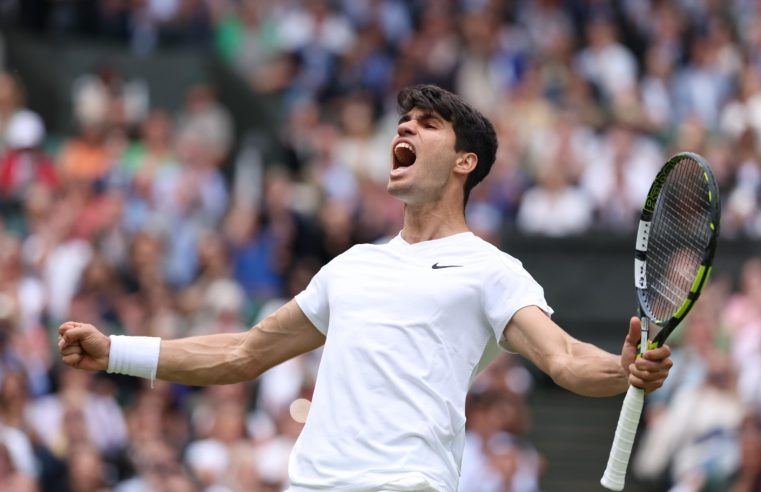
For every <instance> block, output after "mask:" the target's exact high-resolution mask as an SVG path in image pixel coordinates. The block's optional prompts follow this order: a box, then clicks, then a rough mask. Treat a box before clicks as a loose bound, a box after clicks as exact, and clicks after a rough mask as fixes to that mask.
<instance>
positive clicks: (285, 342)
mask: <svg viewBox="0 0 761 492" xmlns="http://www.w3.org/2000/svg"><path fill="white" fill-rule="evenodd" d="M324 343H325V337H324V336H323V335H322V333H320V332H319V331H318V330H317V329H316V328H315V327H314V326H313V325H312V323H311V322H310V321H309V319H308V318H307V317H306V316H305V315H304V313H303V312H302V311H301V308H300V307H299V306H298V304H296V301H293V300H291V301H289V302H288V303H287V304H285V305H284V306H283V307H281V308H280V309H278V310H277V311H275V313H273V314H272V315H270V316H268V317H266V318H265V319H263V320H262V321H261V322H259V323H258V324H257V325H256V326H254V327H253V328H251V329H250V330H249V331H247V332H244V333H229V334H228V333H225V334H219V335H206V336H198V337H190V338H181V339H177V340H165V341H162V342H161V353H160V357H159V366H158V371H157V373H156V377H157V378H159V379H164V380H167V381H173V382H177V383H183V384H190V385H209V384H228V383H237V382H241V381H248V380H251V379H254V378H256V377H258V376H259V375H260V374H262V373H263V372H264V371H266V370H267V369H269V368H271V367H273V366H276V365H277V364H280V363H281V362H283V361H285V360H288V359H290V358H292V357H295V356H297V355H299V354H303V353H305V352H309V351H310V350H314V349H316V348H317V347H319V346H321V345H322V344H324Z"/></svg>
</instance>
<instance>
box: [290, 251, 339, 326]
mask: <svg viewBox="0 0 761 492" xmlns="http://www.w3.org/2000/svg"><path fill="white" fill-rule="evenodd" d="M294 299H295V300H296V303H297V304H298V305H299V307H300V308H301V310H302V311H303V312H304V314H305V315H306V317H307V318H309V321H311V322H312V324H313V325H314V326H315V328H317V329H318V330H319V331H320V333H322V334H323V335H327V334H328V325H329V324H330V305H329V303H328V271H327V266H325V267H322V269H320V271H319V272H317V274H316V275H315V276H314V277H312V280H311V281H310V282H309V285H307V287H306V289H304V290H303V291H301V292H299V293H298V294H296V297H295V298H294Z"/></svg>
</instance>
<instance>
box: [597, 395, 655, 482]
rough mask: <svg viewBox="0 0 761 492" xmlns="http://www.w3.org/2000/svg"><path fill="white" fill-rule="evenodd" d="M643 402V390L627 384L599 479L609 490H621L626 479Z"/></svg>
mask: <svg viewBox="0 0 761 492" xmlns="http://www.w3.org/2000/svg"><path fill="white" fill-rule="evenodd" d="M644 403H645V391H644V390H641V389H639V388H635V387H634V386H629V390H628V391H627V392H626V398H624V405H623V407H621V414H620V415H619V416H618V425H617V426H616V435H615V437H614V438H613V446H611V449H610V456H609V457H608V465H607V466H606V467H605V473H603V475H602V479H600V483H601V484H602V486H603V487H605V488H606V489H609V490H622V489H623V488H624V481H625V480H626V469H627V467H628V466H629V457H630V456H631V454H632V446H633V445H634V436H635V435H636V434H637V426H638V425H639V417H640V415H641V414H642V407H643V405H644Z"/></svg>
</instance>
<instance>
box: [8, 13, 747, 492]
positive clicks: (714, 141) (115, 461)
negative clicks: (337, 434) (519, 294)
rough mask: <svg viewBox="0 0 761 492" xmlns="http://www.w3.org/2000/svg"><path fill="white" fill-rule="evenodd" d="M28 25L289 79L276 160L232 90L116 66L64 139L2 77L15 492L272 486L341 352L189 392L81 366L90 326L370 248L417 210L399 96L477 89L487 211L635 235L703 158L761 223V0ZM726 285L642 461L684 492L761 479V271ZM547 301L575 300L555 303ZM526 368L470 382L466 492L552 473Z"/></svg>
mask: <svg viewBox="0 0 761 492" xmlns="http://www.w3.org/2000/svg"><path fill="white" fill-rule="evenodd" d="M0 14H1V15H5V16H6V19H14V21H16V22H18V23H19V24H21V25H23V26H24V27H25V28H26V29H34V30H41V31H44V32H46V33H48V34H53V35H59V36H60V35H78V36H86V37H90V38H92V39H97V40H104V41H109V42H115V43H121V44H122V45H123V46H124V49H125V50H131V51H132V52H133V53H134V54H136V55H138V56H150V54H151V53H152V52H154V51H155V50H160V49H163V48H165V47H178V46H180V47H185V48H189V49H199V48H203V49H206V50H208V51H210V52H213V53H215V56H218V57H220V58H221V59H223V60H225V61H226V62H227V63H228V64H229V66H230V67H231V69H232V70H234V71H235V72H236V73H237V74H238V75H239V76H240V77H241V78H242V80H245V81H246V82H247V83H248V84H250V87H251V90H252V91H255V92H256V93H258V94H260V95H262V96H265V97H269V98H273V99H276V100H277V101H278V104H279V105H280V106H279V107H280V114H281V115H282V118H281V119H280V120H279V121H277V122H270V124H273V125H275V124H276V125H278V126H277V131H276V134H277V135H278V138H277V139H276V141H274V142H269V143H268V144H269V145H273V146H276V147H277V148H278V152H277V153H276V154H275V155H277V156H278V158H277V159H276V161H273V162H269V161H267V159H265V158H264V157H265V156H266V155H269V154H265V153H263V152H261V151H260V149H258V148H257V145H256V142H255V141H254V144H251V143H250V142H246V141H243V140H242V139H240V138H239V137H240V135H242V134H244V131H243V129H240V128H236V125H235V121H234V119H233V117H232V115H231V113H230V111H229V109H228V108H226V107H224V106H223V105H222V104H221V103H220V102H219V98H218V96H217V94H216V93H215V88H214V87H213V86H211V85H208V84H205V83H199V84H198V85H196V86H194V87H192V88H191V89H190V90H188V91H187V93H186V94H185V99H184V104H183V106H182V108H180V109H179V110H178V111H172V112H169V111H166V110H164V109H162V107H161V104H160V101H154V100H152V97H151V88H150V87H149V86H148V85H147V84H145V83H144V82H142V81H141V80H140V79H139V78H128V77H126V76H124V75H123V74H121V73H120V72H119V70H118V67H115V66H113V65H110V64H109V63H107V62H104V63H102V64H101V65H99V66H98V67H97V68H95V69H93V70H92V72H91V73H83V74H81V76H80V77H78V78H77V79H76V80H75V82H74V84H73V85H72V87H71V90H70V99H71V108H72V115H71V116H72V119H73V121H74V122H75V123H76V124H75V130H74V131H73V132H71V133H66V134H62V133H55V132H50V131H48V128H47V126H46V122H45V121H44V119H43V118H42V117H41V116H40V115H39V114H38V113H36V112H34V111H32V110H31V109H30V108H28V107H27V105H26V101H25V97H24V90H25V83H24V81H23V80H21V79H20V78H18V76H17V75H16V74H15V73H14V71H13V70H12V67H7V68H9V69H11V70H8V71H5V72H2V73H0V210H1V211H2V217H1V222H0V381H2V383H1V384H0V491H4V490H13V491H19V492H25V491H56V492H57V491H62V492H64V491H66V492H68V491H72V492H88V491H107V490H113V491H116V492H136V491H143V490H148V491H162V492H164V491H166V492H170V491H171V492H174V491H212V492H226V491H239V490H241V491H242V490H246V491H251V492H258V491H270V490H271V491H277V490H282V487H283V485H284V483H285V480H286V478H285V472H286V468H287V459H288V454H289V451H290V447H291V446H292V444H293V442H294V439H295V438H296V437H297V436H298V433H299V430H300V428H301V425H302V424H301V423H299V420H300V419H298V418H296V419H294V418H293V415H292V412H291V404H292V403H293V402H294V401H295V400H297V399H306V400H308V399H309V397H310V393H311V390H312V385H313V381H314V376H315V372H316V368H317V365H318V362H319V352H317V353H314V354H309V355H307V356H303V357H300V358H298V359H295V360H293V361H290V362H288V363H286V364H283V365H282V366H279V367H278V368H275V369H273V370H271V371H270V372H268V373H267V374H266V375H265V376H263V377H262V378H261V379H260V380H258V381H256V382H250V383H246V384H240V385H232V386H224V387H213V388H187V387H183V386H178V385H170V384H164V383H161V382H157V383H156V387H155V388H154V389H150V388H149V387H148V386H147V385H146V384H145V383H144V382H143V381H138V380H134V379H131V378H121V377H114V376H109V375H104V374H89V373H84V372H76V371H71V370H67V369H65V368H63V367H61V365H60V362H59V360H58V359H57V357H56V351H55V343H56V333H55V328H56V327H57V326H58V324H59V323H60V322H62V321H64V320H67V319H76V320H79V321H84V322H91V323H93V324H96V325H97V326H99V327H100V328H101V329H102V330H104V331H105V332H107V333H111V334H129V335H155V336H162V337H170V338H171V337H178V336H187V335H197V334H208V333H222V332H229V331H240V330H244V329H246V328H247V327H249V326H251V325H252V324H254V323H255V322H256V321H257V320H258V319H261V318H262V317H263V316H266V314H267V313H269V312H271V311H272V310H273V309H275V308H277V307H278V306H279V305H280V304H282V303H283V302H284V301H285V300H287V299H289V298H290V297H292V296H293V295H294V294H296V293H298V292H299V291H300V290H301V289H303V288H304V287H305V285H306V284H307V282H308V281H309V279H310V278H311V277H312V275H313V274H314V273H315V272H316V271H317V270H318V269H319V268H320V266H321V265H323V264H324V263H325V262H327V261H329V260H330V259H332V258H333V257H335V256H336V255H338V254H340V253H341V252H343V251H345V250H346V249H347V248H348V247H350V246H351V245H352V244H355V243H358V242H368V241H370V242H371V241H379V240H382V239H383V238H387V237H389V236H392V235H394V234H396V233H397V232H398V230H399V228H400V227H401V206H400V204H399V203H398V202H396V201H395V200H394V199H392V198H391V197H389V196H388V195H387V194H386V192H385V183H386V179H387V174H388V165H389V163H388V161H389V153H390V151H389V143H390V140H391V137H392V135H393V132H394V129H395V125H396V121H397V119H398V115H397V114H396V107H395V93H396V91H397V90H398V89H399V88H400V87H403V86H406V85H408V84H412V83H419V82H426V83H435V84H438V85H441V86H443V87H445V88H448V89H451V90H453V91H456V92H457V93H459V94H461V95H462V96H463V97H465V98H466V99H467V100H468V101H470V102H471V103H472V104H474V105H475V106H476V107H478V108H479V109H481V110H482V111H483V112H484V113H485V114H487V115H488V116H489V117H490V118H491V120H492V121H493V122H494V124H495V126H496V129H497V132H498V138H499V142H500V147H499V151H498V156H497V161H496V163H495V165H494V168H493V170H492V172H491V175H490V176H489V178H488V179H487V180H486V181H485V182H484V183H483V184H481V185H479V186H478V187H477V188H475V189H474V191H473V193H472V194H471V198H470V202H469V205H468V208H467V210H466V213H467V216H468V220H469V223H470V225H471V227H472V229H473V230H474V231H475V232H476V233H477V234H479V235H480V236H482V237H484V238H486V239H487V240H490V241H492V242H494V243H497V244H499V242H500V240H501V237H502V234H503V232H504V231H505V230H511V231H512V230H518V231H521V232H523V233H527V234H539V235H547V236H566V235H574V234H583V233H589V232H596V231H605V232H608V233H627V234H628V233H631V232H632V230H633V227H634V225H635V222H636V218H637V215H638V210H639V209H640V207H641V204H642V201H643V200H644V196H645V194H646V191H647V187H648V186H649V184H650V182H651V180H652V178H653V176H654V175H655V173H656V172H657V169H658V168H659V167H660V165H661V164H662V163H663V162H664V160H665V159H666V158H667V157H668V156H670V155H672V154H673V153H675V152H677V151H681V150H692V151H696V152H699V153H701V154H703V155H704V156H706V157H707V158H708V160H709V161H710V163H711V164H712V167H713V170H714V172H715V174H716V176H717V178H718V180H719V183H720V188H721V192H722V206H723V222H722V233H723V234H724V235H725V236H726V237H740V238H743V237H747V238H759V237H761V206H760V205H761V139H760V138H759V137H761V31H759V30H758V29H756V26H757V25H759V24H761V4H759V2H755V1H751V0H732V1H723V2H721V1H714V0H703V1H687V0H684V1H659V0H641V1H640V0H629V1H621V2H605V1H595V0H535V1H528V0H526V1H513V2H502V1H493V0H438V1H437V0H410V1H402V0H340V1H339V0H337V1H328V0H308V1H306V0H304V1H293V0H291V1H274V0H239V1H235V0H184V1H181V0H145V1H139V2H135V1H127V0H122V1H120V0H109V1H100V2H96V1H78V2H43V1H31V0H30V1H26V0H25V1H23V2H21V1H17V2H7V3H6V4H4V5H3V7H2V9H0ZM737 283H738V285H739V287H737V288H735V287H734V286H733V284H734V282H733V279H717V280H716V281H715V282H714V285H713V286H711V288H710V289H709V292H707V293H706V294H705V296H704V299H703V300H701V302H700V304H698V307H696V308H695V310H694V313H693V314H691V316H690V318H689V320H688V322H689V325H690V326H689V330H686V331H684V338H683V340H681V343H678V344H677V345H678V348H677V349H676V351H675V360H676V365H675V368H674V370H673V374H672V377H671V378H670V379H669V381H668V385H667V387H666V388H664V389H663V390H662V391H659V392H656V393H654V394H653V395H652V397H651V399H650V402H649V404H648V408H647V412H646V429H647V433H646V435H645V436H644V438H643V440H642V443H641V446H640V448H639V449H640V452H638V453H637V456H636V458H635V463H634V467H633V470H634V473H635V474H636V476H637V477H639V478H640V479H641V480H643V481H646V482H651V483H654V484H658V486H659V487H660V488H659V490H660V489H663V490H669V489H672V490H675V491H698V490H706V491H708V490H711V491H713V490H716V491H719V490H728V491H732V492H751V491H753V492H756V491H758V490H759V487H760V486H761V430H760V429H761V424H759V415H761V393H760V391H759V388H761V312H759V309H761V308H760V306H761V263H759V261H758V260H755V261H753V260H752V261H750V262H749V263H748V264H747V265H746V267H745V269H744V270H743V274H742V277H741V279H739V281H738V282H737ZM550 302H551V300H550ZM530 388H531V381H530V375H529V374H528V373H527V372H526V371H525V369H523V368H522V367H521V366H520V364H518V363H516V361H515V360H514V359H513V358H511V357H509V356H508V355H503V356H501V357H499V358H498V359H497V360H496V362H495V363H493V364H492V365H491V366H490V367H489V368H488V369H486V370H485V371H484V372H483V373H482V374H481V375H480V376H479V378H477V379H476V381H475V382H474V386H473V390H472V392H471V394H470V395H469V397H468V438H467V442H466V451H465V458H464V462H463V469H462V476H463V479H462V486H461V490H462V491H463V492H492V491H502V490H512V491H514V492H531V491H538V490H540V488H541V486H540V484H541V474H542V472H543V470H544V467H545V464H544V462H543V458H542V457H541V456H540V455H539V453H538V452H537V451H536V449H535V448H534V447H533V446H532V444H531V443H530V441H529V440H528V439H527V438H526V436H527V433H528V431H529V420H530V419H529V418H528V407H527V395H528V393H529V391H530Z"/></svg>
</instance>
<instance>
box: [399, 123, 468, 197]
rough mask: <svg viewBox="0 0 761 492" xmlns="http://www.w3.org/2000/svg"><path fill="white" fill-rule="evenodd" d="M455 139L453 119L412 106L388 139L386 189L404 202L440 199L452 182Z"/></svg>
mask: <svg viewBox="0 0 761 492" xmlns="http://www.w3.org/2000/svg"><path fill="white" fill-rule="evenodd" d="M455 140H456V137H455V133H454V128H453V127H452V123H451V122H449V121H446V120H444V118H442V117H441V116H439V115H438V114H436V113H434V112H432V111H429V110H424V109H419V108H413V109H412V110H411V111H410V112H408V113H406V114H404V115H402V117H401V118H400V119H399V126H398V127H397V136H396V137H395V138H394V139H393V141H392V142H391V172H390V173H389V178H388V186H387V189H388V192H389V193H390V194H391V195H393V196H395V197H397V198H399V199H400V200H402V201H403V202H404V203H406V204H407V205H419V204H424V203H434V202H436V201H437V200H440V199H441V198H442V197H443V193H444V190H445V189H446V187H447V186H448V185H449V186H451V185H452V183H451V181H452V180H451V177H452V168H453V166H454V163H455V161H456V159H457V157H458V152H456V151H455ZM458 186H459V185H458Z"/></svg>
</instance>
